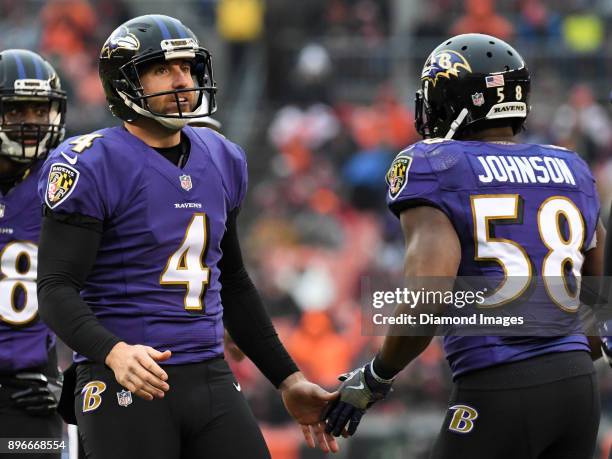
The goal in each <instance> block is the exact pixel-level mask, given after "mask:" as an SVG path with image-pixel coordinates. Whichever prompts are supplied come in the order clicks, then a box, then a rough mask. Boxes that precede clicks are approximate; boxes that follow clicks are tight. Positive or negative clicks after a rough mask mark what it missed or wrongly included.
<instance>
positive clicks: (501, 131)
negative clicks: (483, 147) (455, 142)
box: [461, 126, 515, 143]
mask: <svg viewBox="0 0 612 459" xmlns="http://www.w3.org/2000/svg"><path fill="white" fill-rule="evenodd" d="M461 140H476V141H479V142H510V143H513V142H514V141H515V140H514V132H513V131H512V128H511V127H506V126H504V127H494V128H488V129H483V130H481V131H477V132H473V133H470V134H468V135H465V136H462V138H461Z"/></svg>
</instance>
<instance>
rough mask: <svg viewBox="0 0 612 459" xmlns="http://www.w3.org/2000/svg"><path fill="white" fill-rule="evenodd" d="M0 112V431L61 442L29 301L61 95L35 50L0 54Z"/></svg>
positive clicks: (34, 305)
mask: <svg viewBox="0 0 612 459" xmlns="http://www.w3.org/2000/svg"><path fill="white" fill-rule="evenodd" d="M0 114H1V116H2V120H1V124H0V192H1V193H2V194H1V195H0V271H1V273H2V275H1V277H0V295H1V298H0V436H1V437H3V438H23V437H30V438H32V437H34V438H47V439H56V440H61V439H62V422H61V419H60V417H59V416H58V414H57V413H56V407H57V401H58V398H59V392H60V390H61V383H60V381H59V380H60V377H59V373H58V368H57V356H56V353H55V336H54V335H53V334H52V333H51V331H50V330H49V329H48V328H47V327H46V326H45V324H44V323H43V322H42V321H41V320H40V319H39V317H38V301H37V299H36V264H37V243H38V236H39V232H40V226H41V219H42V218H41V213H40V199H39V198H38V194H37V185H38V178H39V175H40V171H41V167H42V163H43V161H42V159H43V158H45V157H46V156H47V153H48V151H49V150H50V149H51V148H53V147H55V146H57V145H58V144H59V143H60V142H61V140H62V139H63V137H64V122H65V114H66V94H65V92H64V91H62V88H61V85H60V81H59V78H58V77H57V74H56V73H55V70H54V69H53V67H52V66H51V65H50V64H49V63H48V62H47V61H46V60H44V59H43V58H42V57H40V56H39V55H38V54H35V53H33V52H31V51H26V50H21V49H10V50H6V51H3V52H1V53H0ZM3 446H6V445H3ZM11 457H12V456H11ZM15 457H21V456H20V455H15ZM28 457H45V458H48V457H55V458H59V457H60V454H55V455H53V456H50V455H48V454H45V455H39V454H30V455H28Z"/></svg>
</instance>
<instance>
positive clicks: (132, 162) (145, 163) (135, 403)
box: [38, 15, 338, 459]
mask: <svg viewBox="0 0 612 459" xmlns="http://www.w3.org/2000/svg"><path fill="white" fill-rule="evenodd" d="M99 71H100V78H101V81H102V85H103V87H104V90H105V93H106V97H107V100H108V103H109V106H110V109H111V111H112V112H113V114H114V115H116V116H117V117H118V118H120V119H121V120H123V125H122V126H119V127H114V128H109V129H102V130H100V131H97V132H94V133H91V134H87V135H83V136H80V137H76V138H72V139H69V140H67V141H66V142H64V143H63V144H61V145H60V146H59V147H58V148H57V149H55V150H54V152H53V153H52V154H51V155H50V156H49V158H48V160H47V161H46V162H45V165H44V168H43V177H42V178H41V180H40V182H39V183H40V185H39V193H40V195H41V197H42V199H43V201H44V203H45V205H44V208H45V216H44V218H43V227H42V232H41V240H40V251H39V253H40V255H39V286H38V294H39V301H40V305H41V306H40V308H41V314H42V316H43V318H44V319H45V321H46V322H47V323H48V324H49V326H50V327H51V328H52V329H53V330H54V331H55V332H56V333H57V334H58V336H59V337H61V338H62V339H63V340H64V341H65V342H66V343H67V344H68V345H69V346H70V347H72V348H73V349H74V350H75V351H76V353H77V355H76V357H75V362H76V382H75V384H76V386H75V389H74V391H72V390H71V392H73V393H74V394H76V398H75V412H76V418H77V422H78V426H79V432H80V434H81V438H82V440H83V445H84V449H85V452H86V454H87V457H91V458H103V459H107V458H109V457H113V458H117V459H119V458H126V459H127V458H129V459H136V458H147V459H151V458H160V459H162V458H163V459H172V458H177V459H178V458H201V457H211V458H213V457H214V458H243V457H249V458H267V457H269V452H268V449H267V447H266V444H265V442H264V439H263V437H262V434H261V432H260V430H259V427H258V426H257V424H256V422H255V419H254V417H253V415H252V413H251V411H250V409H249V407H248V405H247V403H246V400H245V398H244V396H243V394H242V393H241V389H240V385H239V384H237V382H236V381H235V379H234V376H233V374H232V372H231V371H230V369H229V367H228V366H227V364H226V362H225V361H224V359H223V337H224V326H225V327H226V328H227V330H228V332H229V333H231V336H232V337H233V338H234V340H235V341H236V343H237V345H238V346H239V347H240V349H241V350H242V351H244V352H245V354H246V355H247V356H248V357H249V358H250V359H251V360H252V361H253V362H254V363H255V364H256V365H257V366H258V367H259V369H260V370H261V371H262V373H263V374H264V375H265V376H266V377H267V378H268V379H269V380H270V381H271V382H272V383H273V384H274V385H275V386H276V387H277V388H279V390H280V393H281V396H282V398H283V401H284V403H285V406H286V407H287V410H288V411H289V413H290V414H291V415H292V416H293V417H294V418H295V419H296V420H297V421H298V422H299V423H300V424H301V425H302V431H303V433H304V436H305V438H306V440H307V442H308V443H309V445H310V446H314V445H315V437H316V440H317V442H318V443H319V446H320V447H321V449H323V450H324V451H330V450H331V451H337V450H338V446H337V443H336V442H335V439H334V438H333V437H332V436H330V435H328V434H326V433H325V432H324V424H323V423H321V422H320V420H319V414H320V412H321V410H322V409H323V407H325V406H326V405H327V403H328V402H329V400H331V399H332V398H333V396H334V395H333V394H330V393H328V392H326V391H325V390H323V389H322V388H320V387H319V386H317V385H316V384H313V383H311V382H309V381H307V380H306V379H305V378H304V376H303V375H302V374H301V373H300V372H299V370H298V368H297V367H296V365H295V363H294V362H293V360H292V359H291V357H290V356H289V355H288V353H287V352H286V350H285V348H284V347H283V345H282V343H281V342H280V340H279V338H278V336H277V334H276V331H275V329H274V327H273V325H272V323H271V321H270V318H269V317H268V315H267V313H266V311H265V308H264V306H263V304H262V301H261V299H260V297H259V295H258V293H257V290H256V288H255V287H254V285H253V284H252V282H251V280H250V278H249V276H248V274H247V272H246V270H245V268H244V265H243V261H242V256H241V250H240V246H239V243H238V236H237V223H236V218H237V214H238V210H239V208H240V206H241V204H242V201H243V199H244V196H245V193H246V188H247V167H246V158H245V154H244V152H243V151H242V149H241V148H240V147H239V146H237V145H235V144H234V143H232V142H230V141H229V140H227V139H226V138H225V137H223V136H222V135H220V134H218V133H217V132H215V131H213V130H211V129H208V128H194V127H191V126H189V125H188V124H189V123H198V121H202V122H205V121H206V120H207V118H206V117H208V116H209V115H210V114H212V113H213V112H214V111H215V110H216V106H217V105H216V100H215V93H216V89H217V88H216V84H215V82H214V80H213V68H212V63H211V56H210V53H209V52H208V51H207V50H206V49H205V48H203V47H202V46H200V44H199V41H198V39H197V37H196V36H195V35H194V34H193V32H192V31H191V30H190V29H189V28H187V27H186V26H185V25H183V24H182V23H181V22H180V21H178V20H177V19H174V18H171V17H168V16H162V15H146V16H141V17H137V18H134V19H132V20H130V21H128V22H126V23H124V24H123V25H121V26H120V27H118V28H117V29H116V30H115V31H114V32H113V33H112V34H111V36H110V37H109V38H108V40H107V41H106V43H105V44H104V46H103V48H102V51H101V53H100V61H99Z"/></svg>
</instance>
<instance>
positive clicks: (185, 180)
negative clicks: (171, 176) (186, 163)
mask: <svg viewBox="0 0 612 459" xmlns="http://www.w3.org/2000/svg"><path fill="white" fill-rule="evenodd" d="M179 180H180V181H181V188H182V189H183V190H185V191H189V190H191V188H192V186H193V185H192V184H191V176H190V175H181V176H180V177H179Z"/></svg>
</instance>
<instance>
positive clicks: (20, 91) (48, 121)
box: [0, 49, 66, 165]
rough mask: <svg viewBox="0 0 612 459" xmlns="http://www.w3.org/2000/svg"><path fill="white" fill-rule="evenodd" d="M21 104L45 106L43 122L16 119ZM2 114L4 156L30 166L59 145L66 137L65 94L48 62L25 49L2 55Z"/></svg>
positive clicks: (0, 150) (0, 128)
mask: <svg viewBox="0 0 612 459" xmlns="http://www.w3.org/2000/svg"><path fill="white" fill-rule="evenodd" d="M21 104H44V110H42V113H44V115H43V117H44V121H42V120H41V121H40V122H36V123H33V122H28V120H26V119H24V118H23V117H20V116H16V114H18V113H19V112H20V111H21V108H22V107H20V105H21ZM47 104H48V105H47ZM47 113H48V116H47ZM0 114H1V115H2V123H1V124H0V155H1V156H4V157H8V158H10V159H12V160H14V161H17V162H21V163H24V165H27V164H29V163H32V162H33V161H35V160H37V159H41V158H44V157H45V156H46V155H47V153H48V152H49V151H50V150H51V149H52V148H55V147H56V146H57V145H59V143H60V142H61V141H62V139H63V138H64V134H65V130H64V126H65V123H66V93H65V92H64V91H62V87H61V84H60V80H59V77H58V76H57V73H56V72H55V70H54V69H53V67H52V66H51V64H49V62H47V61H46V60H45V59H43V58H42V57H40V56H39V55H38V54H36V53H33V52H32V51H28V50H25V49H8V50H6V51H2V52H0Z"/></svg>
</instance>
